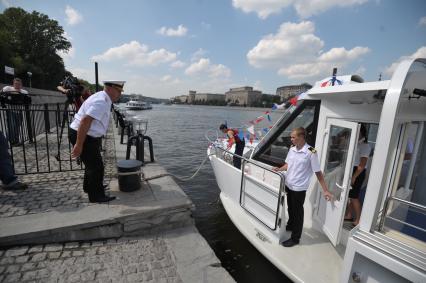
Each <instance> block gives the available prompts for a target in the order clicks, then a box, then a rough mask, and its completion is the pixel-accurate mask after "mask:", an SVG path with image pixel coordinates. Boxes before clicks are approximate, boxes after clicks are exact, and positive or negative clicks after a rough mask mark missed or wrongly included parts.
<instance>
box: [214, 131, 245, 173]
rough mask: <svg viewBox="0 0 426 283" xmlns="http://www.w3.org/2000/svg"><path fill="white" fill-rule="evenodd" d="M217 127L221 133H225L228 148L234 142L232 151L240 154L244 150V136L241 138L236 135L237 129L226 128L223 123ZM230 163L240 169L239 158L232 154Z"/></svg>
mask: <svg viewBox="0 0 426 283" xmlns="http://www.w3.org/2000/svg"><path fill="white" fill-rule="evenodd" d="M219 129H220V130H221V131H222V133H224V134H226V135H227V136H228V148H227V149H230V148H231V147H232V145H233V144H234V143H235V151H234V153H235V154H236V155H239V156H242V155H243V152H244V146H245V141H244V138H243V139H241V138H240V137H239V136H238V130H237V129H228V127H227V126H226V125H225V124H222V125H220V127H219ZM232 163H233V164H234V167H236V168H238V169H241V158H240V157H237V156H235V155H234V157H233V158H232Z"/></svg>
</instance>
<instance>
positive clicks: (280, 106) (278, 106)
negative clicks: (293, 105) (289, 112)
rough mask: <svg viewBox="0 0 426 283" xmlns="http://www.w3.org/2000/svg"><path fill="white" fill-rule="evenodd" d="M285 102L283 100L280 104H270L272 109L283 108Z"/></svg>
mask: <svg viewBox="0 0 426 283" xmlns="http://www.w3.org/2000/svg"><path fill="white" fill-rule="evenodd" d="M285 104H286V103H285V102H284V103H283V104H280V105H278V104H276V103H274V105H272V110H277V109H284V107H285Z"/></svg>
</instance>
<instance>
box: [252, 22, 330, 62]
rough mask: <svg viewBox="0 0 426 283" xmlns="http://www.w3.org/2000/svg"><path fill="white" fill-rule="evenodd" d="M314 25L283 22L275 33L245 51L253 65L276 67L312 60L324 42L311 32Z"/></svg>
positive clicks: (313, 29) (310, 23)
mask: <svg viewBox="0 0 426 283" xmlns="http://www.w3.org/2000/svg"><path fill="white" fill-rule="evenodd" d="M314 31H315V25H314V23H312V22H309V21H305V22H301V23H283V24H282V25H281V26H280V28H279V30H278V32H277V34H269V35H267V36H265V37H264V38H263V39H261V40H260V41H259V42H258V44H257V45H256V46H255V47H254V48H253V49H251V50H250V51H249V52H248V53H247V59H248V60H249V63H250V64H251V65H252V66H254V67H258V68H261V67H278V66H282V65H286V64H290V63H301V62H305V61H307V60H313V59H314V58H315V57H316V56H317V55H318V52H319V51H320V50H321V49H322V47H323V46H324V42H323V41H322V40H321V39H320V38H319V37H317V36H315V35H314V34H313V32H314Z"/></svg>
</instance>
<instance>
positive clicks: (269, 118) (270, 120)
mask: <svg viewBox="0 0 426 283" xmlns="http://www.w3.org/2000/svg"><path fill="white" fill-rule="evenodd" d="M268 121H269V122H272V119H271V116H269V114H268Z"/></svg>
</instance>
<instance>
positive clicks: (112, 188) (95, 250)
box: [0, 128, 233, 282]
mask: <svg viewBox="0 0 426 283" xmlns="http://www.w3.org/2000/svg"><path fill="white" fill-rule="evenodd" d="M119 141H120V137H119V135H118V134H117V132H116V129H115V128H114V129H112V128H111V130H110V131H109V132H108V135H107V137H106V139H105V142H104V145H103V148H104V149H105V151H104V153H103V157H104V161H105V165H106V166H105V167H106V178H105V180H106V181H107V183H108V185H109V194H111V195H114V196H117V197H118V200H114V201H112V202H110V203H109V204H91V203H89V202H88V199H87V196H86V194H84V193H83V191H82V183H83V175H84V174H83V172H82V171H71V172H61V173H48V174H33V175H25V176H22V179H23V180H24V181H25V182H27V183H28V184H29V188H28V190H26V191H19V192H18V191H5V190H3V189H0V227H1V228H0V246H2V247H1V249H0V282H20V281H27V280H28V281H36V282H51V281H52V282H80V281H98V282H233V280H232V278H231V277H230V275H229V274H228V273H227V272H226V270H225V269H223V268H222V267H221V264H220V262H219V260H218V259H217V257H216V256H215V255H214V253H213V251H212V250H211V248H210V247H209V246H208V244H207V242H206V241H205V240H204V238H203V237H202V236H201V235H200V234H199V233H198V231H197V229H196V227H195V226H194V221H193V218H192V210H193V209H194V205H193V204H192V202H191V200H190V199H189V198H188V197H187V196H186V194H185V193H184V192H183V191H182V189H181V188H180V187H179V186H178V185H177V184H176V183H175V182H174V180H173V179H172V178H171V177H162V178H158V179H153V180H151V181H149V182H143V183H142V188H141V189H140V190H137V191H135V192H127V193H126V192H121V191H120V190H119V189H118V184H117V179H116V177H115V171H116V169H115V166H116V161H117V160H118V159H124V155H125V150H126V145H122V144H120V142H119ZM154 144H155V139H154ZM133 151H134V149H133ZM143 171H144V174H145V177H146V178H149V177H150V176H155V175H158V174H163V173H166V172H165V170H164V169H163V168H162V167H161V166H159V165H158V163H155V162H154V163H147V164H146V166H144V167H143Z"/></svg>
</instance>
